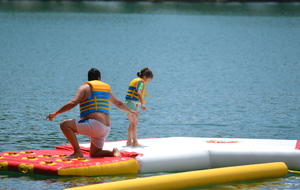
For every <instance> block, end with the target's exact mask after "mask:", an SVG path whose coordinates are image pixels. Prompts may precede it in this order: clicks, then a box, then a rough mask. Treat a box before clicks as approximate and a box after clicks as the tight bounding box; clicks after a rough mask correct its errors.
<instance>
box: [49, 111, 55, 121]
mask: <svg viewBox="0 0 300 190" xmlns="http://www.w3.org/2000/svg"><path fill="white" fill-rule="evenodd" d="M56 116H57V112H53V113H50V114H49V115H48V116H47V117H46V119H48V120H49V121H52V120H53V119H54V118H55V117H56Z"/></svg>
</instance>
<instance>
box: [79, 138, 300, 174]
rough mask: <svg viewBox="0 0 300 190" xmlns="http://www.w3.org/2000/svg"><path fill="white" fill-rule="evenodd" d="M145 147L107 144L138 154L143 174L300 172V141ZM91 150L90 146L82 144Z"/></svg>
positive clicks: (193, 141) (156, 141) (171, 142)
mask: <svg viewBox="0 0 300 190" xmlns="http://www.w3.org/2000/svg"><path fill="white" fill-rule="evenodd" d="M139 143H140V144H142V145H143V146H140V147H130V146H126V141H115V142H106V143H105V145H104V149H106V150H111V149H112V148H114V147H117V148H118V149H119V150H120V151H127V152H135V153H137V154H138V156H136V157H135V159H136V160H137V161H138V163H139V173H148V172H164V171H169V172H173V171H174V172H175V171H189V170H201V169H210V168H220V167H228V166H239V165H247V164H260V163H269V162H284V163H285V164H286V165H287V167H288V169H290V170H300V150H299V148H300V141H298V140H269V139H243V138H197V137H169V138H149V139H139ZM80 145H81V146H82V147H85V148H88V147H89V143H83V144H80Z"/></svg>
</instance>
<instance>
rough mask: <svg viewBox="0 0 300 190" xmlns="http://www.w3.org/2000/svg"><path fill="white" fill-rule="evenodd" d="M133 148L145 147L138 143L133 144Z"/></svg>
mask: <svg viewBox="0 0 300 190" xmlns="http://www.w3.org/2000/svg"><path fill="white" fill-rule="evenodd" d="M132 146H133V147H137V146H143V145H141V144H140V143H138V142H136V143H132Z"/></svg>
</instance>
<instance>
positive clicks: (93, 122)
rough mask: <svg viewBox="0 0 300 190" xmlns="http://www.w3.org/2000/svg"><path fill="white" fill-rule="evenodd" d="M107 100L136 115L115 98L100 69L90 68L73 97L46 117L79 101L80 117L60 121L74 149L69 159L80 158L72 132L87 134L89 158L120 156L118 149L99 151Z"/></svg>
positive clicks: (106, 121)
mask: <svg viewBox="0 0 300 190" xmlns="http://www.w3.org/2000/svg"><path fill="white" fill-rule="evenodd" d="M110 103H112V104H113V105H114V106H116V107H117V108H119V109H120V110H123V111H125V112H128V113H131V114H134V115H136V116H138V112H136V111H133V110H131V109H129V108H128V107H127V106H126V105H125V104H124V103H123V102H121V101H120V100H118V99H117V98H115V96H114V95H113V93H112V91H111V89H110V86H109V85H108V84H106V83H104V82H102V81H101V73H100V71H99V70H98V69H95V68H92V69H91V70H90V71H89V72H88V82H86V83H84V84H83V85H81V86H80V87H79V88H78V90H77V92H76V94H75V96H74V98H73V99H72V100H70V101H69V102H67V103H66V104H65V105H64V106H62V107H61V108H60V109H58V110H57V111H55V112H53V113H50V114H49V115H48V116H47V117H46V119H48V120H50V121H52V120H53V118H55V117H56V116H57V115H58V114H60V113H63V112H66V111H69V110H71V109H72V108H74V107H75V106H76V105H77V104H80V117H81V118H80V119H68V120H64V121H62V122H61V123H60V128H61V130H62V132H63V133H64V135H65V136H66V138H67V139H68V141H69V142H70V143H71V145H72V147H73V149H74V153H73V154H71V155H70V156H68V158H77V157H83V153H82V151H81V150H80V147H79V144H78V140H77V137H76V134H75V133H77V134H81V135H85V136H89V137H90V139H91V146H90V157H117V156H120V152H119V150H118V149H117V148H114V149H113V150H112V151H108V150H102V148H103V145H104V141H105V139H106V137H107V136H108V134H109V132H110V126H111V122H110V115H109V114H110V112H109V106H110Z"/></svg>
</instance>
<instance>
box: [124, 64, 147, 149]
mask: <svg viewBox="0 0 300 190" xmlns="http://www.w3.org/2000/svg"><path fill="white" fill-rule="evenodd" d="M137 76H138V78H135V79H133V80H132V81H131V82H130V83H129V88H128V91H127V93H126V96H125V104H126V105H127V107H129V108H130V109H132V110H135V111H137V110H138V106H139V104H140V105H141V108H142V111H146V106H145V102H146V101H145V100H144V94H146V95H147V96H148V94H147V92H146V84H148V83H149V82H150V81H151V80H152V79H153V74H152V71H151V70H150V69H148V67H146V68H143V69H142V70H141V71H140V72H138V73H137ZM148 97H149V96H148ZM127 117H128V120H129V126H128V138H127V143H126V146H142V145H141V144H139V143H138V141H137V126H138V118H137V117H136V116H135V115H132V114H129V113H127Z"/></svg>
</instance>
